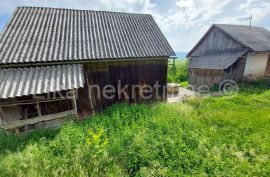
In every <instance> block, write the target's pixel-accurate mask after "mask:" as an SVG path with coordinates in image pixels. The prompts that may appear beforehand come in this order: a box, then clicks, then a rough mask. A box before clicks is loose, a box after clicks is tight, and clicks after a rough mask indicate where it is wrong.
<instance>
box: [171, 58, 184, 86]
mask: <svg viewBox="0 0 270 177" xmlns="http://www.w3.org/2000/svg"><path fill="white" fill-rule="evenodd" d="M187 65H188V61H187V59H185V60H180V59H176V61H175V74H174V70H173V66H172V61H170V63H169V66H168V75H167V81H168V82H174V83H180V82H186V81H187V80H188V66H187Z"/></svg>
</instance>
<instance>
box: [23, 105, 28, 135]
mask: <svg viewBox="0 0 270 177" xmlns="http://www.w3.org/2000/svg"><path fill="white" fill-rule="evenodd" d="M24 119H28V110H27V108H25V109H24ZM28 130H29V125H25V126H24V131H25V132H28Z"/></svg>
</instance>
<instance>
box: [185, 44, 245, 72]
mask: <svg viewBox="0 0 270 177" xmlns="http://www.w3.org/2000/svg"><path fill="white" fill-rule="evenodd" d="M247 51H248V49H234V50H224V51H214V52H208V53H206V54H204V55H202V56H199V57H192V60H191V63H190V64H189V68H199V69H227V68H228V67H230V66H231V65H232V64H233V63H234V62H236V61H237V60H238V59H239V57H242V56H243V55H245V54H246V53H247Z"/></svg>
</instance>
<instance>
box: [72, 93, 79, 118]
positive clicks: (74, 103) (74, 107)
mask: <svg viewBox="0 0 270 177" xmlns="http://www.w3.org/2000/svg"><path fill="white" fill-rule="evenodd" d="M72 98H73V109H74V110H75V112H76V118H77V119H79V116H78V109H77V102H76V90H75V89H74V90H73V93H72Z"/></svg>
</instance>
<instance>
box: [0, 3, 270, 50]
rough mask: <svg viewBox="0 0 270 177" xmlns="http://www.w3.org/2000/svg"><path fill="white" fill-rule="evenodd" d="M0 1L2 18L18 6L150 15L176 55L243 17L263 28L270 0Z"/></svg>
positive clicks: (245, 22)
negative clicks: (219, 26) (215, 26)
mask: <svg viewBox="0 0 270 177" xmlns="http://www.w3.org/2000/svg"><path fill="white" fill-rule="evenodd" d="M160 1H161V0H0V4H1V5H0V15H3V14H10V13H11V12H12V11H13V10H14V9H15V7H17V6H46V7H60V8H75V9H90V10H108V11H125V12H137V13H150V14H152V15H153V17H154V18H155V20H156V22H157V23H158V25H159V27H160V28H161V30H162V31H163V32H164V34H165V35H166V37H167V38H168V40H169V42H170V43H171V45H172V47H173V48H174V50H175V51H188V50H190V49H191V48H192V47H193V45H194V44H195V43H196V42H197V41H198V40H199V39H200V38H201V37H202V35H203V33H204V32H206V31H207V29H208V28H209V27H210V26H211V24H212V23H234V24H246V25H248V20H247V19H246V20H243V17H248V16H249V15H250V14H251V13H252V15H253V22H254V24H256V25H261V24H263V23H264V22H263V21H262V20H263V19H264V17H266V16H268V15H270V11H269V9H270V2H269V0H234V1H233V0H171V1H166V3H164V1H163V2H162V6H161V5H160V4H161V2H160Z"/></svg>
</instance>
